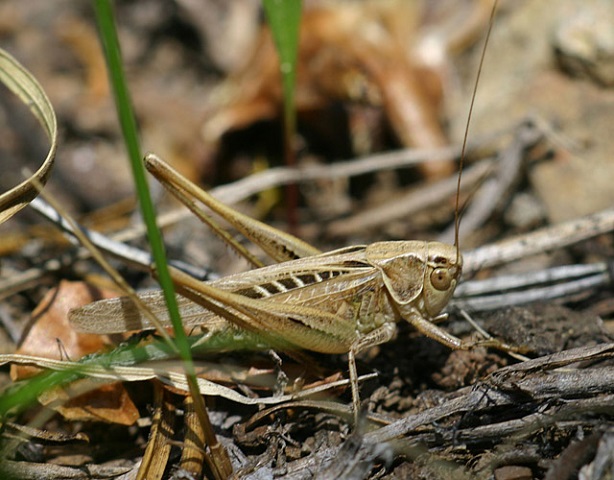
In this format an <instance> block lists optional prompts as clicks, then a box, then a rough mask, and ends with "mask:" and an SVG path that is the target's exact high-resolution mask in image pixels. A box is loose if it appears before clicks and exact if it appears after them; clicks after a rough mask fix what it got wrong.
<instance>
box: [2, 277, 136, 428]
mask: <svg viewBox="0 0 614 480" xmlns="http://www.w3.org/2000/svg"><path fill="white" fill-rule="evenodd" d="M116 295H117V294H116V293H115V292H112V291H110V290H100V289H97V288H94V287H91V286H89V285H87V284H85V283H83V282H69V281H65V280H63V281H62V282H60V285H59V286H58V287H57V288H54V289H52V290H50V291H49V292H47V294H46V295H45V297H44V298H43V300H42V301H41V302H40V304H39V305H38V306H37V307H36V309H35V310H34V312H33V313H32V321H33V324H32V326H31V328H30V329H29V331H28V332H27V334H26V336H25V338H24V339H23V341H22V343H21V345H20V346H19V348H18V349H17V352H16V354H20V355H33V356H38V357H46V358H52V359H58V360H66V359H67V358H68V359H70V360H78V359H79V358H81V357H83V356H84V355H88V354H91V353H96V352H100V351H101V350H104V349H105V348H108V347H109V345H111V341H110V339H109V338H108V337H107V336H104V335H93V334H87V333H80V332H77V331H75V330H74V329H73V328H72V326H71V325H70V322H69V321H68V311H69V310H70V309H71V308H75V307H78V306H81V305H85V304H87V303H90V302H93V301H95V300H100V299H103V298H111V297H114V296H116ZM39 372H40V369H39V368H36V367H31V366H23V365H16V364H13V365H11V378H12V379H13V380H14V381H15V380H20V379H24V378H28V377H30V376H32V375H35V374H37V373H39ZM77 383H78V382H77ZM76 394H77V393H76V390H75V386H74V385H73V386H71V387H70V388H68V387H67V388H66V389H54V390H51V391H50V392H47V393H46V395H45V398H41V401H42V402H43V403H45V404H49V403H52V402H53V403H54V408H56V410H58V411H59V412H60V413H62V415H64V416H65V417H66V418H67V419H69V420H77V419H78V420H103V421H107V422H113V423H120V424H123V425H130V424H132V423H134V422H135V421H136V420H137V419H138V418H139V414H138V410H137V409H136V406H135V405H134V403H132V400H130V397H129V396H128V393H127V392H126V390H125V389H124V387H123V385H121V383H114V384H109V385H102V386H97V388H96V389H95V390H90V389H88V391H87V392H86V393H81V392H80V394H79V396H77V397H76V398H72V397H73V396H74V395H76Z"/></svg>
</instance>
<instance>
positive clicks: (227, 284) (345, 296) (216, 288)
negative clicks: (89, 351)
mask: <svg viewBox="0 0 614 480" xmlns="http://www.w3.org/2000/svg"><path fill="white" fill-rule="evenodd" d="M146 165H147V168H148V169H149V170H150V172H151V173H153V174H154V175H155V176H156V177H157V178H158V179H160V180H161V181H162V183H163V185H164V186H165V187H166V188H167V189H169V191H171V193H173V194H174V195H175V196H177V198H179V200H181V201H182V202H183V203H184V204H185V205H186V206H187V207H188V208H190V209H191V210H192V211H193V212H194V213H195V214H196V215H197V216H198V217H199V218H200V219H202V220H203V221H204V222H206V223H207V224H208V225H209V226H210V227H211V228H213V230H214V231H216V232H217V233H219V234H220V235H222V236H223V237H224V238H225V239H226V240H228V241H229V242H230V244H231V246H233V247H234V248H236V249H237V250H238V251H239V252H240V253H242V254H245V255H246V256H249V255H248V254H246V253H245V252H244V251H243V249H242V248H241V246H240V245H238V244H235V243H232V240H230V239H229V238H228V235H227V234H226V232H225V231H222V229H221V228H220V227H219V226H217V224H216V223H215V221H214V220H213V219H212V218H210V217H209V216H208V215H206V214H205V213H204V212H203V211H202V209H201V208H199V207H198V206H197V205H196V202H195V199H196V200H199V201H200V202H202V203H204V204H205V205H206V206H207V207H208V208H209V209H211V210H213V211H214V212H216V213H217V214H218V215H220V216H221V217H223V218H224V219H225V220H226V221H227V222H229V223H230V224H232V225H233V226H234V227H235V228H236V229H237V230H239V231H240V232H241V233H242V234H244V235H245V236H246V237H247V238H249V239H250V240H251V241H252V242H254V243H256V244H257V245H259V246H261V247H262V249H263V250H264V251H265V252H266V253H267V254H268V255H269V256H270V257H271V258H273V259H274V260H275V261H277V262H279V263H277V264H275V265H271V266H267V267H261V268H256V269H254V270H251V271H248V272H244V273H240V274H236V275H231V276H228V277H225V278H222V279H220V280H215V281H211V282H199V281H196V280H195V279H193V278H192V277H190V276H188V275H187V274H185V273H182V272H179V271H176V270H171V273H172V276H173V280H174V282H175V285H176V287H177V290H178V292H180V293H181V296H180V297H179V306H180V310H181V314H182V319H183V322H184V324H185V326H186V327H192V326H194V327H197V326H198V327H202V328H203V329H205V330H207V331H215V330H216V329H224V328H239V329H243V330H247V331H251V332H255V333H257V334H258V335H259V336H261V337H263V338H265V339H266V340H267V341H268V342H270V343H271V345H272V346H274V347H281V348H283V349H287V350H290V349H293V348H301V349H306V350H311V351H316V352H321V353H348V354H349V369H350V380H351V385H352V397H353V405H354V409H355V410H354V411H355V413H356V412H357V411H358V403H359V396H358V386H357V372H356V366H355V355H356V353H358V352H360V351H361V350H364V349H365V348H368V347H370V346H373V345H378V344H381V343H384V342H386V341H388V340H390V339H391V338H392V337H393V335H394V333H395V331H396V322H397V321H399V320H400V319H404V320H406V321H408V322H409V323H411V324H412V325H413V326H414V327H415V328H416V329H417V330H419V331H420V332H421V333H423V334H424V335H427V336H428V337H430V338H433V339H435V340H437V341H439V342H441V343H443V344H445V345H447V346H449V347H451V348H468V347H469V346H470V345H469V344H465V343H463V342H461V340H459V339H458V338H456V337H454V336H452V335H450V334H449V333H447V332H446V331H445V330H443V329H441V328H440V327H438V326H437V325H435V323H436V322H437V321H438V320H441V319H442V318H445V315H441V311H442V310H443V309H444V308H445V306H446V305H447V303H448V301H449V300H450V298H451V297H452V294H453V293H454V289H455V288H456V285H457V283H458V281H459V279H460V275H461V270H462V257H461V255H460V253H459V251H458V248H457V247H454V246H452V245H447V244H443V243H439V242H425V241H391V242H378V243H374V244H371V245H366V246H365V245H359V246H354V247H346V248H342V249H339V250H335V251H332V252H329V253H321V252H320V251H319V250H317V249H316V248H314V247H312V246H311V245H309V244H306V243H305V242H303V241H301V240H300V239H298V238H296V237H294V236H292V235H289V234H287V233H284V232H281V231H279V230H276V229H274V228H272V227H270V226H268V225H266V224H264V223H261V222H259V221H257V220H254V219H252V218H250V217H248V216H246V215H243V214H241V213H239V212H237V211H235V210H234V209H232V208H230V207H228V206H227V205H224V204H222V203H220V202H219V201H217V200H216V199H215V198H213V197H211V196H210V195H209V194H207V193H206V192H204V191H203V190H201V189H199V188H198V187H196V186H195V185H194V184H192V183H191V182H189V181H188V180H186V179H185V178H183V177H182V176H180V175H179V174H178V173H177V172H176V171H175V170H173V169H172V168H171V167H170V166H168V165H167V164H166V163H164V162H163V161H162V160H160V159H158V158H157V157H155V156H152V155H150V156H148V157H147V158H146ZM249 259H250V260H251V261H252V262H253V263H256V262H257V260H255V259H253V258H252V257H249ZM139 297H140V298H141V299H142V300H143V301H144V302H145V303H146V304H147V306H148V307H149V309H151V310H152V311H153V313H154V314H156V316H159V317H160V320H161V323H162V325H169V320H168V316H167V312H166V305H165V303H164V299H163V295H162V292H160V291H155V292H146V293H143V294H141V295H139ZM70 319H71V322H72V323H73V324H74V325H75V327H76V328H77V329H78V330H81V331H85V332H91V333H119V332H126V331H130V330H140V329H149V328H153V325H152V324H151V323H150V322H149V320H147V318H146V317H145V316H143V315H142V314H141V312H140V311H139V309H138V308H137V307H136V305H135V304H134V302H133V301H132V300H130V299H129V298H127V297H124V298H118V299H111V300H102V301H99V302H95V303H93V304H90V305H87V306H85V307H82V308H79V309H76V310H73V311H71V312H70ZM205 338H206V337H205Z"/></svg>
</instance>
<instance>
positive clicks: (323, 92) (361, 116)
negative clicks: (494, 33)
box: [203, 1, 453, 177]
mask: <svg viewBox="0 0 614 480" xmlns="http://www.w3.org/2000/svg"><path fill="white" fill-rule="evenodd" d="M421 16H422V14H421V12H420V11H419V9H418V8H417V7H416V6H415V5H414V4H411V3H410V2H399V1H393V2H354V3H352V2H345V3H343V2H342V3H338V2H337V3H333V4H329V5H320V6H317V7H311V8H307V9H306V10H305V11H304V14H303V17H302V19H301V30H300V40H299V53H298V67H297V68H298V70H297V86H296V108H297V111H298V113H299V116H301V115H302V117H303V118H305V119H306V118H311V119H314V116H313V115H314V112H317V111H322V110H325V109H326V108H328V107H330V106H331V105H335V104H339V103H342V104H344V105H345V106H346V109H347V115H348V117H349V120H348V125H349V128H350V130H352V129H354V131H353V132H352V137H353V138H352V142H353V144H354V154H366V153H370V150H371V146H372V144H373V139H371V140H369V139H364V138H360V135H362V136H365V135H366V136H369V135H372V133H373V131H377V130H378V129H377V128H373V126H371V127H366V128H362V129H361V128H359V127H358V126H360V125H363V127H364V123H365V121H366V120H365V116H366V112H367V111H368V110H369V109H372V108H373V107H375V108H376V109H381V110H382V111H383V113H384V114H385V117H387V121H388V122H389V124H390V126H391V127H392V130H393V131H394V134H395V135H396V137H397V138H398V140H399V142H400V143H401V144H402V145H404V146H406V147H424V148H436V147H442V146H445V145H447V144H448V140H447V138H446V135H445V134H444V132H443V129H442V126H441V122H440V116H441V111H440V110H441V109H440V106H441V100H442V91H443V86H442V84H443V82H442V78H443V77H442V74H443V71H444V70H445V69H444V68H441V65H435V66H433V65H432V61H433V57H435V56H438V57H441V58H442V59H443V58H445V57H446V54H447V52H448V50H449V49H450V48H451V46H450V45H449V44H448V42H449V39H445V38H442V37H435V36H433V38H431V40H432V41H431V42H430V43H431V44H433V43H437V46H436V47H435V49H437V50H441V52H439V55H433V54H431V55H430V57H431V58H430V61H431V64H428V62H427V61H425V60H423V59H422V58H421V54H420V53H419V51H418V50H421V49H422V48H423V47H420V45H419V44H420V43H421V40H422V39H421V38H420V35H421V33H422V32H420V31H417V30H418V27H417V25H416V24H417V23H418V21H419V20H420V17H421ZM412 37H413V38H412ZM431 53H432V52H431ZM440 61H441V60H440ZM442 63H443V61H442ZM282 95H283V94H282V88H281V81H280V76H279V60H278V57H277V54H276V52H275V48H274V46H273V42H272V40H271V35H270V32H269V30H268V29H267V28H264V29H263V31H262V33H261V35H260V38H259V40H258V41H257V42H256V43H255V48H254V50H253V53H252V56H251V57H250V58H249V60H248V61H247V62H246V64H245V67H244V69H243V70H241V71H239V72H238V73H237V74H236V75H234V76H233V77H231V78H230V79H229V80H228V81H227V82H226V83H225V84H224V85H223V86H222V87H221V88H220V90H219V92H218V95H217V97H215V98H214V101H215V102H216V103H217V105H216V106H215V107H214V109H215V111H214V113H213V115H212V116H211V117H210V118H209V120H208V121H207V122H206V124H205V125H204V128H203V134H204V137H205V140H206V142H207V143H208V144H210V145H216V144H217V143H218V142H219V140H220V139H221V137H222V135H224V134H225V133H227V132H229V131H232V130H236V129H240V128H245V127H247V126H249V125H251V124H254V123H256V122H258V121H262V120H271V119H274V118H276V117H278V116H279V114H280V112H281V110H282V108H281V105H282ZM365 106H367V108H366V109H365ZM318 118H319V120H316V121H315V122H313V123H314V124H317V125H315V126H314V128H316V129H319V130H321V129H322V123H323V121H324V120H323V117H322V116H319V117H318ZM353 127H356V128H353ZM361 132H362V133H361ZM369 132H370V133H369ZM360 145H363V146H364V145H367V148H366V149H364V148H361V147H360ZM452 169H453V166H452V165H451V164H449V163H445V162H443V163H442V162H435V163H426V164H425V165H424V167H423V171H424V173H425V174H426V175H427V176H431V177H441V176H445V175H447V174H449V173H451V171H452Z"/></svg>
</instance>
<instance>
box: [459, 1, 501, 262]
mask: <svg viewBox="0 0 614 480" xmlns="http://www.w3.org/2000/svg"><path fill="white" fill-rule="evenodd" d="M497 3H498V0H495V1H494V3H493V6H492V10H491V12H490V19H489V21H488V31H487V32H486V38H485V39H484V47H483V48H482V54H481V56H480V65H479V66H478V73H477V75H476V77H475V82H474V84H473V93H472V94H471V103H470V104H469V113H468V114H467V124H466V126H465V134H464V136H463V147H462V148H461V154H460V159H459V162H458V169H459V171H458V181H457V183H456V205H455V208H454V245H455V246H456V263H458V259H459V258H460V243H459V238H458V237H459V230H460V214H459V208H460V188H461V177H462V175H463V166H464V164H465V156H466V152H467V139H468V138H469V125H470V124H471V116H472V114H473V105H474V104H475V97H476V95H477V92H478V84H479V83H480V76H481V74H482V65H484V57H485V56H486V48H487V47H488V40H490V32H491V31H492V27H493V25H494V23H495V12H496V11H497Z"/></svg>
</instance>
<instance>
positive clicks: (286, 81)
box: [264, 0, 302, 137]
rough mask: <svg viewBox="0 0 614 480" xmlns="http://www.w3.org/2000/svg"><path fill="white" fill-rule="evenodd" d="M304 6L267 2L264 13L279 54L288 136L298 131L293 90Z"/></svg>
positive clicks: (284, 0) (287, 0) (288, 0)
mask: <svg viewBox="0 0 614 480" xmlns="http://www.w3.org/2000/svg"><path fill="white" fill-rule="evenodd" d="M301 4H302V2H301V1H300V0H264V10H265V12H266V16H267V19H268V21H269V25H270V26H271V31H272V32H273V41H274V42H275V47H276V48H277V52H278V54H279V69H280V71H281V77H282V82H283V90H284V124H285V127H286V131H287V132H288V133H287V135H290V136H291V137H292V136H294V132H295V129H296V108H295V102H294V89H295V86H296V65H297V57H298V40H299V28H300V20H301Z"/></svg>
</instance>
